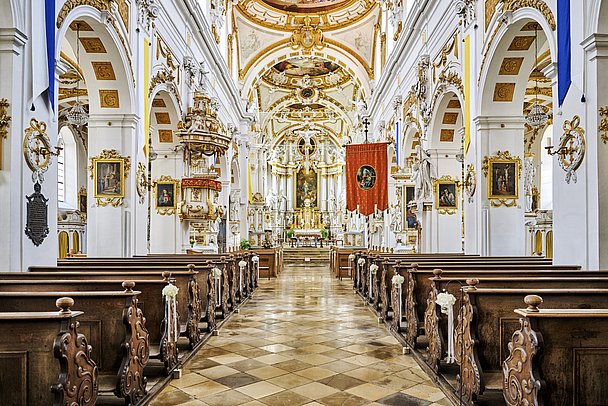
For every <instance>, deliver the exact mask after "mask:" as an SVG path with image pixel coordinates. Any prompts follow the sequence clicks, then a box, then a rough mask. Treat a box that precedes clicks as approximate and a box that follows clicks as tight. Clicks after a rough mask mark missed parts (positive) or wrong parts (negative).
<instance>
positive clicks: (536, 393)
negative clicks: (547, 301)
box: [502, 295, 608, 406]
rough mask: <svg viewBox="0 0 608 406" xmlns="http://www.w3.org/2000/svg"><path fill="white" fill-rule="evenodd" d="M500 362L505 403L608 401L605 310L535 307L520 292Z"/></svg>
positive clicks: (534, 297) (561, 405)
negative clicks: (514, 326)
mask: <svg viewBox="0 0 608 406" xmlns="http://www.w3.org/2000/svg"><path fill="white" fill-rule="evenodd" d="M524 301H525V304H526V305H528V307H527V308H526V309H516V310H515V313H516V314H517V315H518V316H521V317H522V318H521V319H520V325H519V329H518V330H517V331H516V332H515V333H514V334H513V336H512V338H511V342H510V343H509V356H508V357H507V359H506V360H505V361H504V363H503V365H502V370H503V394H504V399H505V401H506V403H507V404H508V405H521V404H530V405H542V404H544V405H556V406H566V405H603V404H606V399H608V378H607V377H608V344H607V343H606V337H608V310H607V309H554V308H544V307H543V308H540V309H539V305H540V304H541V303H542V301H543V299H542V298H541V297H540V296H537V295H530V296H526V298H525V299H524Z"/></svg>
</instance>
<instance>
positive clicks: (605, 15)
mask: <svg viewBox="0 0 608 406" xmlns="http://www.w3.org/2000/svg"><path fill="white" fill-rule="evenodd" d="M590 11H591V16H592V18H593V20H592V23H591V24H589V27H588V28H587V32H586V33H585V34H586V35H585V37H588V36H589V35H592V34H600V33H601V34H604V33H607V32H608V30H607V29H606V28H605V27H608V25H607V24H608V1H605V0H594V1H593V5H592V6H591V7H590ZM602 28H604V29H603V30H602Z"/></svg>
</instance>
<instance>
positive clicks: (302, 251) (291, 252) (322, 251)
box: [283, 247, 329, 263]
mask: <svg viewBox="0 0 608 406" xmlns="http://www.w3.org/2000/svg"><path fill="white" fill-rule="evenodd" d="M283 261H284V262H285V263H301V262H315V263H318V262H328V261H329V248H314V247H300V248H285V249H284V254H283Z"/></svg>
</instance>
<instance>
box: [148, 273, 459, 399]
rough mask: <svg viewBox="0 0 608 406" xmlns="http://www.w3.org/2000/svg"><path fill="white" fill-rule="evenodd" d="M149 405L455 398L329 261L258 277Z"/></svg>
mask: <svg viewBox="0 0 608 406" xmlns="http://www.w3.org/2000/svg"><path fill="white" fill-rule="evenodd" d="M151 404H152V405H154V406H160V405H163V406H171V405H184V406H186V405H187V406H201V405H210V406H216V405H218V406H219V405H221V406H232V405H251V406H254V405H268V406H275V405H289V406H300V405H311V406H312V405H326V406H338V405H340V406H359V405H433V406H436V405H443V406H447V405H451V403H450V402H449V400H448V399H446V398H445V396H444V394H443V393H442V392H441V391H440V390H439V389H438V388H436V387H435V386H434V385H433V383H432V382H431V381H430V380H429V379H428V377H427V375H426V374H425V373H424V372H423V371H422V370H421V369H420V367H418V365H417V364H416V362H415V361H414V360H413V358H412V357H411V356H408V355H402V353H401V345H399V343H398V342H397V340H395V338H394V337H393V336H392V335H391V334H390V333H389V332H388V330H387V329H386V328H385V327H384V326H383V325H381V324H380V325H379V324H378V322H377V319H376V318H375V316H374V315H373V314H372V313H371V312H370V311H369V310H368V309H367V308H366V306H365V304H364V303H363V302H362V300H361V299H360V298H359V296H358V295H356V294H355V293H353V289H352V282H351V281H349V280H344V281H338V280H336V279H335V278H333V277H332V276H331V274H330V271H329V268H328V266H327V265H310V266H295V265H294V266H289V265H286V267H285V271H284V272H283V274H282V275H281V276H280V277H279V278H278V279H273V280H270V281H268V280H261V281H260V287H259V288H258V290H257V291H256V292H255V294H254V297H253V299H251V300H250V301H249V302H248V303H247V304H246V305H245V306H244V307H243V308H241V313H240V314H234V315H233V316H232V318H231V319H230V320H229V322H228V323H226V324H225V325H224V326H223V327H222V329H221V331H220V335H219V336H217V337H212V338H211V340H210V341H209V342H208V343H207V344H205V346H204V347H203V348H202V349H201V350H200V351H199V352H198V353H197V354H196V355H195V356H194V357H193V358H192V360H191V361H190V362H189V363H188V364H187V365H186V367H185V368H184V369H183V376H182V378H181V379H175V380H173V381H172V382H171V384H170V385H169V386H167V387H166V388H165V389H164V390H163V391H162V392H161V393H160V394H159V395H158V397H157V398H156V399H155V400H154V401H153V402H152V403H151Z"/></svg>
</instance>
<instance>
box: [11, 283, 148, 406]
mask: <svg viewBox="0 0 608 406" xmlns="http://www.w3.org/2000/svg"><path fill="white" fill-rule="evenodd" d="M122 285H123V287H124V288H125V290H124V291H111V292H101V291H96V292H82V291H81V292H0V311H1V312H15V311H18V310H19V309H21V311H36V310H39V309H44V308H49V307H50V305H51V304H52V303H53V302H55V298H57V297H60V296H61V295H67V296H69V297H71V298H74V299H75V300H76V302H77V305H78V308H79V309H81V310H82V312H84V314H82V315H81V316H80V317H79V319H78V321H79V324H80V328H79V329H80V331H81V332H83V331H86V332H87V334H86V336H87V338H88V343H89V344H90V347H91V348H92V351H91V353H90V355H91V358H92V359H93V360H94V361H95V363H96V365H97V369H98V372H99V379H98V382H99V385H98V388H99V392H107V393H113V394H114V395H116V396H118V397H119V398H122V399H124V400H125V402H126V403H127V404H137V403H138V402H139V401H140V400H141V399H142V398H143V397H144V396H145V395H146V378H145V377H144V368H145V366H146V364H147V363H148V358H149V354H150V348H149V345H148V336H149V334H148V330H147V329H146V319H145V317H144V315H143V312H142V310H141V309H139V308H138V305H137V301H138V300H137V297H138V295H139V294H140V292H139V291H133V287H134V285H135V284H134V283H133V282H130V281H125V282H123V284H122ZM131 349H133V351H131Z"/></svg>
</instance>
